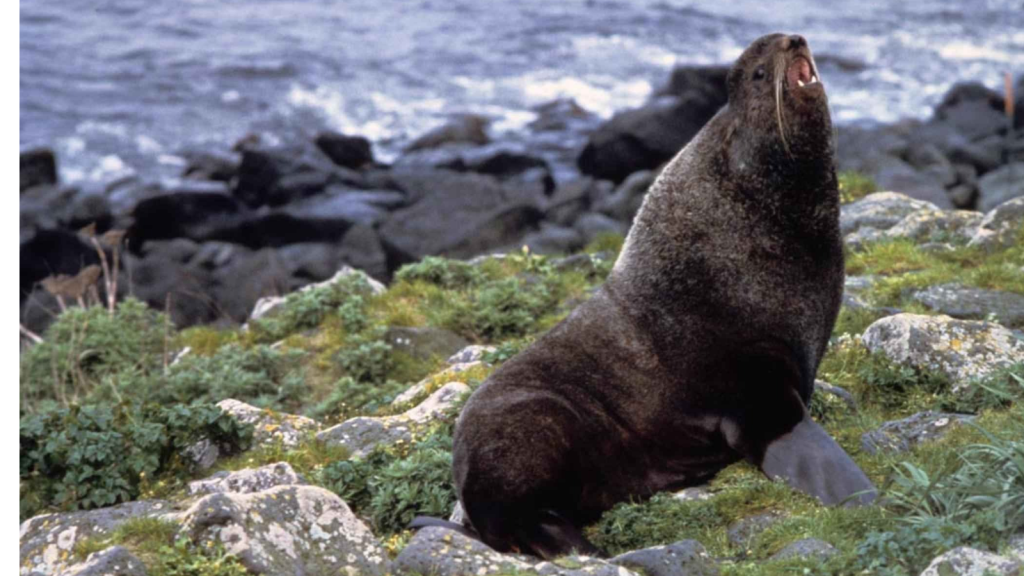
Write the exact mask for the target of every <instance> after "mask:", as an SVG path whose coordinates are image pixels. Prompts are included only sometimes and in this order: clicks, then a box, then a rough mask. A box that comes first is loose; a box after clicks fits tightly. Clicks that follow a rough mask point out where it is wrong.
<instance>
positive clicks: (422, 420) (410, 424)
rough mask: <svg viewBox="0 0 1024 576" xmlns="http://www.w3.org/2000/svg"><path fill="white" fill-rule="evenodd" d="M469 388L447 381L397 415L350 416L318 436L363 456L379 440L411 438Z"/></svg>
mask: <svg viewBox="0 0 1024 576" xmlns="http://www.w3.org/2000/svg"><path fill="white" fill-rule="evenodd" d="M469 391H470V388H469V386H466V385H465V384H463V383H462V382H449V383H448V384H445V385H444V386H442V387H441V388H440V389H439V390H438V391H437V392H434V393H433V394H431V395H430V396H428V397H427V399H426V400H424V401H423V402H422V403H420V404H419V405H418V406H416V407H415V408H411V409H409V410H407V411H406V412H404V413H402V414H398V415H396V416H383V417H371V416H360V417H357V418H351V419H349V420H346V421H344V422H342V423H341V424H338V425H337V426H333V427H331V428H328V429H327V430H324V431H323V432H320V433H319V434H317V436H316V437H317V440H320V441H322V442H327V443H329V444H334V445H340V446H344V447H345V448H347V449H348V451H349V453H350V454H351V455H352V456H355V457H360V456H365V455H366V454H368V453H369V452H370V451H371V450H373V449H374V448H375V447H376V446H378V445H380V444H385V445H390V444H395V443H397V442H398V441H400V440H401V441H406V442H408V441H411V440H412V436H413V433H414V432H416V431H418V430H422V429H424V428H426V426H427V425H429V424H430V423H431V422H434V421H435V420H438V419H439V418H443V417H445V416H447V415H449V414H450V413H451V412H452V411H453V407H454V405H455V402H456V401H457V400H458V399H459V398H461V397H462V395H463V394H466V393H468V392H469Z"/></svg>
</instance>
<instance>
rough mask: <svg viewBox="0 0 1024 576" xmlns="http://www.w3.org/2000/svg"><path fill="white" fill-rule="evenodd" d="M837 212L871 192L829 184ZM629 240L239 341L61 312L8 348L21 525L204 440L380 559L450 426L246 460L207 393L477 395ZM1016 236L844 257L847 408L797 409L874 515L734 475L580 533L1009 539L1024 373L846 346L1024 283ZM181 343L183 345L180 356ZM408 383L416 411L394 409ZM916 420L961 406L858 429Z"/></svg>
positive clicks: (135, 481)
mask: <svg viewBox="0 0 1024 576" xmlns="http://www.w3.org/2000/svg"><path fill="white" fill-rule="evenodd" d="M840 182H841V185H842V194H843V199H844V201H849V200H852V199H855V198H857V197H860V196H863V195H864V194H867V193H868V192H869V191H871V190H873V184H872V183H871V182H870V181H868V180H866V179H863V178H860V177H858V176H856V175H853V174H845V173H844V174H841V175H840ZM621 247H622V238H621V237H617V236H605V237H600V238H598V239H597V240H595V242H594V243H592V244H591V245H590V246H588V247H587V249H586V250H585V252H584V254H586V256H583V257H576V258H574V259H573V260H572V261H570V262H565V261H555V260H554V259H552V258H548V257H543V256H537V255H534V254H530V253H528V252H523V253H514V254H509V255H505V256H503V257H491V258H483V259H480V260H478V261H475V262H474V263H472V264H470V263H468V262H461V261H453V260H447V259H443V258H433V257H431V258H426V259H424V260H423V261H422V262H419V263H416V264H412V265H409V266H406V267H404V268H402V269H401V270H399V271H398V273H397V274H396V276H395V281H394V282H393V283H392V285H391V286H390V287H389V288H388V290H387V291H385V292H383V293H381V294H374V293H373V291H372V290H371V289H370V285H369V283H368V282H367V281H366V280H365V279H364V278H363V277H362V276H361V275H358V274H354V275H351V276H349V277H346V279H344V280H342V281H341V282H338V283H336V284H334V285H331V286H324V287H320V288H314V289H310V290H306V291H303V292H299V293H296V294H293V295H290V296H288V297H287V298H286V299H285V301H284V303H283V304H281V305H280V306H279V307H278V308H277V309H275V310H272V311H271V312H270V313H268V314H267V315H266V316H265V317H263V318H261V319H260V320H256V321H253V322H250V323H249V326H248V328H247V329H246V330H241V329H232V330H226V329H214V328H209V327H198V328H192V329H189V330H184V331H180V332H179V331H176V330H175V329H174V328H173V327H172V326H171V325H170V324H169V322H168V321H167V319H166V318H165V317H164V316H163V315H162V314H160V313H157V312H154V311H151V310H149V309H148V308H146V307H145V306H143V305H142V304H140V303H138V302H135V301H132V300H128V301H125V302H122V303H120V304H119V306H118V307H117V309H116V310H115V312H114V313H113V315H111V314H110V313H108V312H107V311H106V310H103V309H99V308H92V309H88V310H78V309H74V308H72V309H70V310H69V311H68V312H66V313H64V314H62V315H61V316H60V317H59V318H58V319H57V321H56V323H55V324H54V325H53V326H52V327H51V328H50V329H49V330H48V331H47V332H46V333H45V334H43V335H42V336H43V338H44V340H45V342H44V343H43V344H39V345H35V346H32V347H31V348H29V349H27V350H26V351H25V352H23V354H22V357H21V379H20V384H21V401H22V404H21V414H22V418H21V475H20V481H21V516H22V518H25V517H28V516H31V515H34V514H38V513H42V512H53V511H63V510H76V509H89V508H95V507H99V506H106V505H109V504H113V503H117V502H123V501H126V500H131V499H136V498H140V497H153V496H161V497H167V496H170V497H177V496H179V495H181V494H182V488H183V486H184V482H185V481H186V480H188V479H192V478H196V477H199V476H201V475H206V474H209V473H210V471H208V472H205V473H204V472H199V471H198V470H195V469H194V466H193V465H192V464H191V460H190V459H189V458H188V454H187V450H186V449H187V448H188V447H189V446H192V445H194V444H195V443H196V442H198V441H199V440H209V441H211V442H214V443H216V444H217V445H218V446H220V447H222V448H223V449H224V450H225V451H226V452H228V456H227V457H224V458H221V459H220V460H219V461H218V462H217V464H216V467H215V469H214V470H236V469H241V468H250V467H256V466H260V465H264V464H270V463H274V462H281V461H284V462H288V463H290V464H291V465H292V466H293V468H294V469H295V470H296V471H297V472H298V473H299V474H301V475H303V477H304V478H306V479H307V481H309V482H311V483H312V484H315V485H319V486H322V487H325V488H327V489H329V490H332V491H334V492H336V493H338V494H339V495H340V496H341V497H342V498H344V499H345V501H346V502H347V503H348V504H349V505H350V506H351V507H352V509H353V510H354V511H355V512H356V513H357V514H358V515H359V516H361V517H362V518H364V519H365V520H366V521H367V522H368V524H369V525H370V526H371V527H372V528H373V530H374V532H375V533H376V534H377V535H378V536H379V537H380V538H381V539H382V541H383V542H385V545H386V547H387V548H388V550H389V551H390V552H392V553H394V552H396V551H397V550H399V549H400V548H401V547H402V546H403V545H404V544H405V543H406V542H407V541H408V539H409V537H410V532H408V531H407V530H406V529H405V527H406V526H407V525H408V522H409V521H410V520H411V519H412V518H413V517H414V516H416V515H431V516H438V517H446V516H447V515H448V514H449V512H450V510H451V507H452V505H453V503H454V501H455V494H454V489H453V486H452V483H451V471H450V467H451V458H452V455H451V448H452V433H453V427H454V418H450V419H447V420H443V421H441V422H438V423H436V424H435V425H433V426H432V427H431V428H430V429H428V430H424V431H420V432H419V433H418V435H417V436H415V437H413V438H412V439H411V440H410V441H408V442H404V443H400V444H397V445H394V446H390V447H386V448H378V449H375V450H373V451H371V452H370V453H369V454H366V455H365V456H361V457H354V458H353V457H350V454H348V453H347V451H345V450H344V449H341V448H337V447H330V446H326V445H324V444H322V443H320V442H317V441H316V440H315V438H314V437H313V436H312V435H310V436H308V437H306V438H304V439H303V440H302V441H301V442H300V444H299V445H298V446H296V447H291V448H288V447H285V446H283V445H281V444H265V445H261V446H258V447H255V448H252V449H249V450H244V449H245V447H246V446H247V445H248V444H249V443H250V442H251V431H250V430H247V429H245V428H244V427H239V426H237V425H236V424H235V423H234V421H233V420H230V419H228V418H226V417H224V416H223V414H222V413H221V412H220V411H219V410H218V409H217V408H216V407H215V406H214V403H216V402H218V401H220V400H223V399H225V398H236V399H238V400H241V401H244V402H248V403H251V404H254V405H257V406H260V407H265V408H270V409H273V410H278V411H282V412H286V413H294V414H304V415H307V416H311V417H313V418H315V419H317V420H319V421H320V422H322V423H323V424H324V425H325V426H326V425H332V424H335V423H337V422H340V421H343V420H345V419H348V418H352V417H356V416H381V415H389V414H395V413H398V412H401V411H404V410H405V409H408V408H409V407H411V406H412V405H414V404H415V403H416V402H418V401H420V400H422V399H423V398H425V397H426V395H427V394H429V393H431V392H433V391H435V390H437V389H438V388H439V387H440V386H443V385H444V384H445V383H447V382H450V381H452V380H456V379H457V380H459V381H462V382H466V383H467V384H468V385H469V386H470V387H471V388H473V387H476V386H478V385H479V384H480V383H481V382H482V381H483V380H484V379H485V378H486V377H487V375H488V374H489V373H490V372H491V371H492V370H493V369H494V366H495V365H498V364H500V363H502V362H505V361H507V360H508V359H510V358H512V357H514V356H515V355H516V354H518V353H519V352H520V351H521V350H523V349H524V348H525V347H526V346H528V345H529V344H530V343H531V342H533V341H534V340H535V339H536V338H537V337H538V336H539V335H540V334H541V333H543V331H544V330H546V329H548V328H550V327H551V326H553V325H555V324H556V323H557V322H559V321H560V320H561V319H562V318H564V317H565V315H566V314H568V313H569V312H570V311H571V310H572V308H573V307H574V306H575V305H577V304H579V303H580V302H583V301H585V300H586V299H587V298H588V297H589V295H590V294H591V292H592V290H593V289H594V288H595V287H596V286H598V285H600V283H601V282H603V280H604V279H605V278H606V277H607V275H608V274H609V273H610V271H611V267H612V265H613V263H614V260H615V257H616V255H617V253H618V251H619V250H620V249H621ZM1022 270H1024V243H1021V244H1019V245H1017V246H1014V247H1011V248H1009V249H1007V250H1002V251H998V252H995V253H984V252H981V251H979V250H976V249H973V248H967V247H965V246H956V247H954V248H953V249H952V250H950V251H946V252H929V251H926V250H922V249H921V248H920V247H918V246H917V245H915V244H913V243H912V242H909V241H886V242H879V243H873V244H868V245H867V246H866V247H864V249H863V250H860V251H858V252H851V253H849V254H847V272H848V275H871V276H873V277H874V278H873V282H872V283H870V285H868V286H866V287H865V288H864V290H863V291H862V292H861V293H859V294H858V297H859V298H861V299H862V300H863V301H864V302H865V303H866V304H867V307H864V308H859V309H848V308H844V309H843V310H842V312H841V313H840V315H839V318H838V319H837V322H836V325H835V329H834V332H833V337H832V340H831V342H830V344H829V347H828V350H827V352H826V355H825V357H824V360H823V362H822V364H821V366H820V369H819V373H818V377H819V378H821V379H822V380H825V381H827V382H830V383H831V384H833V385H836V386H840V387H842V388H843V389H845V390H846V391H848V392H849V393H850V394H851V396H852V399H853V401H854V404H853V405H851V404H849V403H848V402H847V401H846V400H844V399H843V398H841V397H839V396H835V395H829V394H821V393H819V394H817V395H816V396H815V397H814V399H813V401H812V403H811V405H810V407H809V409H810V412H811V414H812V415H813V416H814V417H815V418H816V419H817V420H818V421H819V422H820V423H821V424H822V425H823V426H824V427H825V428H826V429H827V430H828V431H829V433H830V434H832V436H833V437H834V438H836V440H837V442H839V443H840V445H842V446H843V448H844V449H845V450H847V452H848V453H850V454H851V456H852V457H853V458H854V460H856V462H857V463H858V464H859V465H860V466H861V467H862V468H863V469H864V470H865V472H866V473H867V474H868V475H869V476H870V477H871V478H872V479H873V481H874V482H875V483H876V485H877V486H879V487H880V488H881V490H882V492H883V500H882V502H883V503H882V504H881V505H878V506H872V507H869V508H861V509H847V508H826V507H823V506H820V505H819V504H818V503H817V502H816V501H814V500H813V499H811V498H808V497H806V496H804V495H802V494H800V493H798V492H795V491H793V490H791V489H790V488H789V487H787V486H786V485H784V484H781V483H777V482H772V481H770V480H768V479H766V478H764V477H763V475H761V474H760V473H759V472H758V471H757V470H755V469H754V468H752V467H751V466H749V465H747V464H744V463H737V464H735V465H732V466H730V467H728V468H726V469H725V470H723V471H722V472H721V473H720V474H719V475H718V476H717V477H716V478H715V479H714V480H713V481H712V482H711V484H710V485H709V487H708V490H709V492H710V494H711V497H710V498H708V499H698V500H687V501H684V500H680V499H677V498H676V497H674V496H673V495H671V494H659V495H655V496H654V497H653V498H651V499H649V500H647V501H636V502H629V503H623V504H620V505H618V506H616V507H615V508H614V509H613V510H611V511H609V512H607V513H606V514H605V515H604V516H603V517H602V518H601V519H600V520H599V521H598V522H596V523H595V524H594V525H592V526H590V527H588V528H587V533H588V535H589V536H590V537H591V538H592V539H593V541H594V542H595V543H597V544H598V545H599V546H601V547H603V548H604V549H605V550H607V551H608V552H610V553H619V552H624V551H627V550H632V549H636V548H642V547H646V546H653V545H659V544H668V543H671V542H675V541H678V540H682V539H685V538H694V539H696V540H698V541H700V542H701V543H702V544H703V545H704V546H705V547H707V549H708V551H709V552H710V553H711V554H712V555H713V556H716V557H719V558H721V559H724V560H723V563H722V565H721V569H722V572H723V573H724V574H727V575H730V574H736V575H776V574H777V575H782V574H793V573H805V574H836V575H839V574H853V573H864V574H885V575H893V576H895V575H910V574H917V573H919V572H920V571H921V570H922V569H923V567H924V566H925V565H926V564H927V563H928V562H929V561H930V560H931V558H933V557H934V556H935V555H937V554H938V553H941V552H944V551H946V550H948V549H949V548H951V547H954V546H957V545H962V544H969V545H971V546H974V547H976V548H981V549H987V550H992V551H999V550H1000V547H1001V546H1004V545H1005V542H1006V539H1007V537H1008V536H1009V535H1010V534H1013V533H1014V532H1015V531H1019V530H1021V529H1024V513H1022V510H1024V466H1022V465H1021V462H1024V443H1022V441H1021V438H1024V404H1022V402H1021V399H1022V398H1024V365H1017V366H1010V367H1008V368H1006V369H1005V370H1002V371H1000V372H998V373H996V374H993V375H991V376H989V377H988V378H987V379H986V380H985V381H984V382H979V383H976V384H974V385H972V386H969V387H967V389H966V390H964V391H962V392H957V393H954V392H953V391H952V387H951V385H950V382H949V381H948V379H946V378H944V377H942V376H941V375H939V374H936V373H931V372H922V371H916V370H913V369H910V368H907V367H905V366H899V365H895V364H893V363H891V362H889V361H888V360H886V359H885V358H883V357H881V356H878V355H873V354H871V353H869V352H868V350H867V349H866V348H865V347H864V346H863V345H862V344H861V343H860V335H861V334H862V333H863V332H864V330H865V329H866V328H867V327H868V326H869V325H870V324H871V323H873V322H874V321H875V320H877V319H878V318H880V317H881V316H882V315H883V314H885V311H883V310H880V308H883V307H887V308H898V309H901V310H908V311H914V312H918V313H933V312H931V311H929V310H926V309H925V308H924V307H923V306H922V305H920V304H917V303H916V302H914V301H913V300H912V298H910V295H911V293H912V292H913V291H914V290H917V289H920V288H923V287H926V286H930V285H933V284H938V283H946V282H954V281H955V282H959V283H961V284H965V285H967V286H977V287H982V288H991V289H999V290H1009V291H1013V292H1017V293H1024V271H1022ZM392 327H405V328H416V327H429V328H433V329H445V330H449V331H451V332H454V333H456V334H458V335H459V336H461V337H462V338H464V339H466V340H468V341H470V342H472V343H477V344H490V345H494V346H495V350H494V351H492V352H489V353H487V354H486V355H485V357H484V360H485V362H486V363H487V365H481V366H476V367H473V368H470V369H469V370H467V371H465V372H461V373H459V374H458V375H453V374H451V373H443V372H441V371H442V370H443V368H444V367H445V364H444V358H439V357H429V358H425V357H418V356H414V355H411V354H409V353H407V352H404V351H401V350H398V349H397V348H396V346H393V345H392V344H389V343H388V341H387V339H386V337H385V334H386V332H387V330H388V328H392ZM185 348H188V349H189V352H188V353H187V354H183V355H182V354H181V351H182V350H183V349H185ZM420 381H423V382H424V391H423V392H422V393H421V394H420V395H419V396H418V397H417V398H416V399H414V400H413V401H412V402H410V403H404V404H403V405H401V406H393V405H392V401H393V400H394V398H395V397H396V396H398V395H399V394H400V393H402V392H404V391H405V390H407V389H408V388H409V387H410V386H411V385H413V384H415V383H417V382H420ZM921 410H943V411H953V412H960V413H969V414H973V415H975V419H974V423H973V424H971V425H961V426H959V427H957V428H954V429H953V430H952V431H951V432H950V433H949V434H948V435H947V436H945V437H944V438H942V439H941V440H939V441H936V442H933V443H929V444H923V445H921V446H918V447H916V448H914V449H913V450H911V451H910V452H906V453H901V454H890V453H878V454H874V455H872V454H868V453H866V452H864V451H863V450H862V447H861V436H862V434H864V433H865V432H868V431H870V430H873V429H875V428H877V427H878V426H879V425H880V424H882V423H883V422H886V421H890V420H894V419H899V418H904V417H907V416H910V415H912V414H914V413H916V412H919V411H921ZM761 513H773V514H776V515H777V516H778V517H779V519H778V520H777V521H776V522H774V523H773V524H771V525H770V526H769V527H768V528H766V529H765V530H763V531H762V532H759V533H756V534H754V535H753V536H752V537H751V538H749V540H747V541H745V542H742V543H737V542H734V541H731V540H730V538H729V536H728V532H729V529H730V527H732V526H733V525H734V523H736V522H737V521H739V520H742V519H744V518H747V517H749V516H751V515H754V514H761ZM812 537H813V538H818V539H821V540H825V541H827V542H829V543H831V544H832V545H833V546H834V547H835V548H836V554H835V555H834V556H833V557H831V558H830V559H829V560H827V561H824V562H821V561H818V560H806V559H804V560H801V559H789V560H771V557H772V555H774V554H776V553H777V552H778V551H780V550H781V549H783V548H784V547H786V546H787V545H789V544H791V543H792V542H794V541H797V540H800V539H803V538H812ZM111 544H121V545H124V546H127V547H128V548H129V549H130V550H132V551H133V553H135V554H136V555H138V556H139V557H140V558H142V559H143V561H144V562H145V563H146V565H147V568H148V570H149V573H150V574H168V575H178V574H182V575H184V574H189V575H192V574H204V575H208V574H212V575H216V576H220V575H234V574H241V573H244V572H242V571H241V567H240V565H239V564H238V563H237V560H235V559H234V558H232V557H231V556H229V555H226V554H224V552H223V550H222V549H220V548H219V547H217V546H211V547H207V546H206V543H199V542H196V543H193V542H189V541H188V540H187V539H182V538H179V534H178V533H177V531H176V530H175V529H174V525H169V524H163V523H160V522H158V521H155V520H137V521H132V522H130V523H128V524H125V525H123V526H122V527H121V528H119V529H118V530H116V531H115V532H114V533H112V534H110V535H105V536H104V537H103V538H93V539H88V540H86V541H85V542H84V543H81V544H80V546H79V549H78V550H76V553H78V554H87V553H88V552H90V551H96V550H100V549H103V548H105V547H107V546H109V545H111Z"/></svg>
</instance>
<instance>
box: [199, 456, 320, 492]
mask: <svg viewBox="0 0 1024 576" xmlns="http://www.w3.org/2000/svg"><path fill="white" fill-rule="evenodd" d="M301 484H306V481H305V480H303V479H302V477H301V476H299V475H298V474H297V473H296V472H295V470H294V469H293V468H292V466H291V464H289V463H287V462H277V463H276V464H267V465H266V466H260V467H259V468H247V469H245V470H236V471H234V472H228V471H226V470H225V471H221V472H217V473H216V474H214V475H213V476H210V477H208V478H204V479H202V480H194V481H192V482H189V483H188V493H189V494H190V495H196V494H214V493H216V492H230V493H232V494H251V493H253V492H262V491H264V490H269V489H270V488H273V487H274V486H293V485H301Z"/></svg>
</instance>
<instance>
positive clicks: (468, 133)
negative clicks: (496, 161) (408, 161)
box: [405, 114, 491, 152]
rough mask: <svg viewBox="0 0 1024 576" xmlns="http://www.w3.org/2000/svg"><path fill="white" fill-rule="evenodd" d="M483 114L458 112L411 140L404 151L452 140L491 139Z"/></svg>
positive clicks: (451, 141)
mask: <svg viewBox="0 0 1024 576" xmlns="http://www.w3.org/2000/svg"><path fill="white" fill-rule="evenodd" d="M489 123H490V120H488V119H487V118H486V117H484V116H480V115H478V114H460V115H458V116H455V117H454V118H452V119H451V120H449V121H448V122H447V123H445V124H443V125H441V126H438V127H437V128H434V129H432V130H430V131H428V132H427V133H425V134H423V135H421V136H420V137H418V138H416V139H415V140H413V141H412V142H411V143H410V144H409V145H408V146H406V148H405V150H406V152H411V151H413V150H422V149H425V148H435V147H437V146H441V145H444V144H450V143H453V142H468V143H471V144H477V145H483V144H487V143H488V142H490V141H491V139H490V138H489V137H488V136H487V124H489Z"/></svg>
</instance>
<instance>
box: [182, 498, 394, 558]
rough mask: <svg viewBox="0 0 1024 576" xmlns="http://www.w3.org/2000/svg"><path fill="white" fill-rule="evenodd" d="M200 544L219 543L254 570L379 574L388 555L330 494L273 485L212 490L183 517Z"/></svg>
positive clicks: (339, 500) (343, 504)
mask: <svg viewBox="0 0 1024 576" xmlns="http://www.w3.org/2000/svg"><path fill="white" fill-rule="evenodd" d="M182 520H183V522H182V531H183V532H184V533H185V534H187V535H188V536H189V537H190V538H191V539H192V541H193V542H195V543H196V544H197V545H199V546H206V545H208V544H206V543H207V542H219V543H221V544H223V546H224V548H225V549H226V550H227V552H228V553H229V554H233V555H235V556H237V557H238V559H239V560H240V561H241V563H242V564H243V565H244V566H245V567H246V569H247V570H249V571H250V572H251V573H254V574H267V575H272V574H346V573H354V574H367V575H378V574H383V573H384V572H385V570H386V568H387V556H386V554H385V552H384V550H383V548H382V547H381V545H380V543H379V542H378V541H377V540H376V538H374V536H373V533H371V532H370V529H369V528H367V527H366V525H365V524H363V523H362V522H361V521H360V520H359V519H358V518H357V517H356V516H355V514H353V513H352V510H351V509H350V508H349V507H348V505H347V504H345V502H344V501H343V500H342V499H341V498H339V497H338V496H337V495H336V494H334V493H333V492H329V491H327V490H324V489H323V488H319V487H315V486H294V485H292V486H276V487H274V488H270V489H269V490H264V491H262V492H256V493H252V494H232V493H216V494H211V495H209V496H206V497H204V498H202V499H200V500H198V501H197V502H196V503H195V504H193V505H192V507H191V508H189V509H188V510H187V511H186V512H185V513H184V515H183V518H182Z"/></svg>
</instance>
